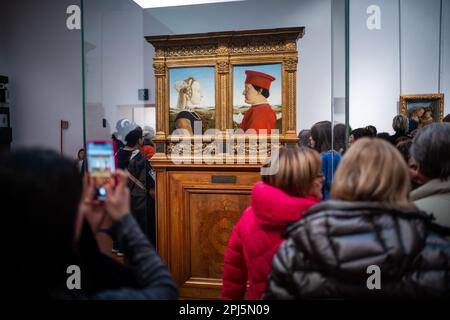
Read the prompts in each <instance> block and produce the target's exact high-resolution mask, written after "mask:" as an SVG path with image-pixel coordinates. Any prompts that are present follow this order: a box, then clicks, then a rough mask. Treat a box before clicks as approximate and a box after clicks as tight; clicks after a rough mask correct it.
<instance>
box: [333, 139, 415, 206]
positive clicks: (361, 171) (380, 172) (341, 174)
mask: <svg viewBox="0 0 450 320" xmlns="http://www.w3.org/2000/svg"><path fill="white" fill-rule="evenodd" d="M410 188H411V187H410V182H409V173H408V168H407V166H406V163H405V161H404V160H403V158H402V155H401V154H400V152H399V151H398V150H397V149H395V148H394V146H392V145H391V144H390V143H389V142H387V141H384V140H382V139H368V138H361V139H359V140H358V141H356V142H355V143H354V145H353V146H352V147H351V148H350V149H349V150H348V151H347V153H346V154H345V156H344V157H343V158H342V160H341V162H340V164H339V167H338V169H337V171H336V174H335V176H334V179H333V185H332V186H331V192H330V197H331V198H333V199H340V200H347V201H374V202H384V203H389V204H396V205H408V204H409V201H408V194H409V191H410Z"/></svg>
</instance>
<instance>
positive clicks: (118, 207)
mask: <svg viewBox="0 0 450 320" xmlns="http://www.w3.org/2000/svg"><path fill="white" fill-rule="evenodd" d="M114 176H115V177H117V180H118V183H117V185H116V187H115V188H114V189H113V188H112V186H111V185H109V184H106V185H105V189H106V198H105V202H104V205H105V209H106V212H107V213H108V215H109V216H110V217H111V218H112V219H113V220H114V221H116V220H119V219H120V218H122V217H123V216H125V215H126V214H129V213H130V190H129V189H128V176H127V174H126V173H125V172H124V171H123V170H117V171H116V173H115V174H114Z"/></svg>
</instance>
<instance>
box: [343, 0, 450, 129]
mask: <svg viewBox="0 0 450 320" xmlns="http://www.w3.org/2000/svg"><path fill="white" fill-rule="evenodd" d="M373 4H375V5H378V6H379V7H380V9H381V30H368V29H367V27H366V20H367V17H368V15H367V13H366V9H367V7H368V6H369V5H373ZM399 13H400V15H399ZM439 15H440V1H439V0H430V1H420V0H401V1H400V12H399V2H398V1H392V0H377V1H374V0H352V1H350V124H351V126H352V127H353V128H358V127H362V126H366V125H369V124H372V125H375V126H376V127H377V128H378V131H379V132H381V131H388V132H391V133H392V132H393V130H392V127H391V120H392V118H393V117H394V116H395V115H396V114H398V112H399V106H398V103H399V97H400V94H414V93H436V92H438V90H439V88H438V77H439V58H438V57H439ZM399 16H400V19H399ZM442 21H443V29H442V36H441V39H442V49H441V55H442V57H441V70H440V71H441V92H442V93H444V94H445V112H444V114H446V113H448V112H449V111H450V106H449V101H450V100H449V95H450V22H449V21H450V0H443V11H442ZM399 24H400V25H401V33H400V31H399ZM400 45H401V56H400ZM400 70H401V71H400ZM400 83H401V88H400Z"/></svg>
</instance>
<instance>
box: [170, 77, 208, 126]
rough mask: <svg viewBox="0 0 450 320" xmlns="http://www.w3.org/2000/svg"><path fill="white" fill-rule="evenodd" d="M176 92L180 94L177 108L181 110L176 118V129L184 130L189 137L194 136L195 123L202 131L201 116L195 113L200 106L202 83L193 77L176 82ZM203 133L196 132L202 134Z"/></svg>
mask: <svg viewBox="0 0 450 320" xmlns="http://www.w3.org/2000/svg"><path fill="white" fill-rule="evenodd" d="M175 90H177V92H178V101H177V108H178V109H179V110H181V111H180V112H179V113H178V114H177V116H176V118H175V129H184V130H186V131H185V133H186V132H187V133H188V134H189V135H193V134H194V130H195V123H196V122H197V121H198V124H197V126H199V128H200V129H202V122H201V118H200V115H199V114H198V113H197V112H195V107H196V106H198V105H200V103H201V101H202V98H203V93H202V90H201V86H200V83H199V82H198V81H197V80H195V79H194V78H193V77H189V78H187V79H185V80H182V81H177V82H175ZM202 132H203V130H201V132H195V133H196V134H201V133H202Z"/></svg>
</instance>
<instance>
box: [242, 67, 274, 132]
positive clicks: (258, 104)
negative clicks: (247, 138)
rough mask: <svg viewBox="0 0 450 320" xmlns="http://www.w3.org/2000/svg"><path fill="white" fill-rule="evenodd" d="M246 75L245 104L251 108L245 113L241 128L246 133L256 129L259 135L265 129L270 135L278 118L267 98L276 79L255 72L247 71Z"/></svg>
mask: <svg viewBox="0 0 450 320" xmlns="http://www.w3.org/2000/svg"><path fill="white" fill-rule="evenodd" d="M245 74H246V79H245V88H244V91H243V92H242V94H243V95H244V97H245V103H246V104H250V105H251V107H250V109H248V110H247V111H246V112H245V114H244V118H243V119H242V122H241V124H240V128H241V129H242V130H243V131H244V132H245V131H247V130H248V129H254V130H256V132H257V133H260V130H262V129H265V130H267V133H268V134H270V132H271V130H272V129H275V128H276V121H277V118H276V115H275V112H274V111H273V109H272V107H271V106H270V105H269V103H268V102H267V98H268V97H269V95H270V85H271V83H272V81H275V80H276V79H275V77H273V76H271V75H269V74H266V73H263V72H259V71H253V70H246V71H245Z"/></svg>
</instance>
